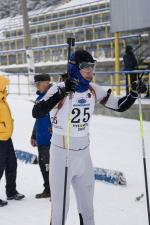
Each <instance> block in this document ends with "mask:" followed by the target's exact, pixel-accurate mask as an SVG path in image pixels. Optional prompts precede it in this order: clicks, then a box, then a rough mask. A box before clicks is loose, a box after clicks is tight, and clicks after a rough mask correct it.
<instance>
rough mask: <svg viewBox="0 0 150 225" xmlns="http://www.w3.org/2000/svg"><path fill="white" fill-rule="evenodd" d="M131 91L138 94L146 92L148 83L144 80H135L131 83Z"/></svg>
mask: <svg viewBox="0 0 150 225" xmlns="http://www.w3.org/2000/svg"><path fill="white" fill-rule="evenodd" d="M131 91H133V92H134V93H137V94H142V93H145V92H146V91H147V87H146V84H145V83H144V81H143V80H139V81H134V82H133V83H132V84H131Z"/></svg>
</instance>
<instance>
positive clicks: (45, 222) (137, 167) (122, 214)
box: [0, 96, 150, 225]
mask: <svg viewBox="0 0 150 225" xmlns="http://www.w3.org/2000/svg"><path fill="white" fill-rule="evenodd" d="M28 99H29V100H30V99H31V97H29V98H28V97H22V96H11V97H9V104H10V107H11V111H12V114H13V117H14V119H15V126H14V134H13V141H14V146H15V148H16V149H22V150H26V151H30V152H32V153H37V152H36V149H33V148H32V147H31V146H30V135H31V131H32V126H33V123H34V119H33V118H32V116H31V111H32V106H33V103H32V102H31V101H27V100H28ZM144 129H145V146H146V154H147V165H148V166H149V162H150V152H149V151H148V150H149V146H150V138H149V135H150V122H144ZM90 138H91V155H92V159H93V163H94V166H99V167H104V168H109V169H116V170H120V171H122V172H124V174H125V176H126V179H127V186H126V187H121V186H115V185H112V184H106V183H104V182H96V183H95V195H94V209H95V224H97V225H148V220H147V208H146V197H145V187H144V173H143V162H142V148H141V139H140V128H139V121H136V120H131V119H123V118H113V117H106V116H101V115H99V116H93V118H92V121H91V129H90ZM148 166H147V167H148ZM149 174H150V171H149V167H148V175H149ZM148 180H149V181H150V177H149V178H148ZM42 183H43V181H42V178H41V174H40V170H39V167H38V166H37V165H29V164H27V165H26V164H24V163H21V162H18V176H17V184H18V185H17V186H18V190H19V191H20V192H21V193H24V194H25V195H26V198H25V199H24V200H22V201H9V204H8V206H7V207H3V208H0V225H49V221H50V211H51V203H50V201H49V200H48V199H40V200H37V199H35V198H34V196H35V194H36V193H39V192H40V191H42V189H43V187H42ZM149 185H150V182H149ZM141 193H144V197H143V198H142V199H141V200H140V201H138V202H137V201H135V198H136V197H137V196H139V195H140V194H141ZM0 197H1V198H3V199H5V198H6V196H5V179H4V176H3V178H2V180H1V184H0ZM70 199H71V200H70V210H69V213H68V219H67V222H66V225H72V224H73V225H78V224H79V219H78V214H77V210H76V202H75V197H74V194H73V191H72V189H71V193H70Z"/></svg>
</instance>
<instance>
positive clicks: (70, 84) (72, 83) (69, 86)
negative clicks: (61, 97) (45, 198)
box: [65, 78, 78, 94]
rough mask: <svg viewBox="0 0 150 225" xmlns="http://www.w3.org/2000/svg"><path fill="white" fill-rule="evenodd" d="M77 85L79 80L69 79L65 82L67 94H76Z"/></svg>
mask: <svg viewBox="0 0 150 225" xmlns="http://www.w3.org/2000/svg"><path fill="white" fill-rule="evenodd" d="M77 84H78V80H76V79H73V78H68V79H67V80H66V81H65V92H66V94H69V93H71V92H75V89H76V86H77Z"/></svg>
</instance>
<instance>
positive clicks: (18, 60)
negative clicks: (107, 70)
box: [0, 35, 139, 67]
mask: <svg viewBox="0 0 150 225" xmlns="http://www.w3.org/2000/svg"><path fill="white" fill-rule="evenodd" d="M138 37H139V35H129V36H122V37H120V46H121V49H123V50H124V47H125V44H126V39H127V40H128V39H133V43H134V44H135V43H136V42H138ZM66 47H67V44H54V45H46V46H41V47H34V48H33V51H34V60H35V63H46V62H49V63H55V62H57V63H58V62H59V63H60V64H61V63H63V64H64V63H65V60H66V55H67V52H66V51H67V48H66ZM76 47H77V48H80V47H81V48H84V49H86V50H88V51H90V52H91V53H92V55H93V56H94V57H95V58H97V59H98V60H101V59H106V60H107V58H109V59H110V58H111V59H112V58H114V38H113V37H111V38H101V39H94V40H93V39H92V40H87V41H77V42H76ZM25 63H26V56H25V49H23V48H22V49H18V50H6V51H0V64H1V66H3V65H7V66H9V65H14V64H15V65H21V64H25ZM16 67H17V66H16Z"/></svg>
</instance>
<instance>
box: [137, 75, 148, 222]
mask: <svg viewBox="0 0 150 225" xmlns="http://www.w3.org/2000/svg"><path fill="white" fill-rule="evenodd" d="M142 76H143V74H142V75H141V76H138V80H139V82H140V81H141V79H142ZM138 103H139V118H140V133H141V141H142V153H143V166H144V177H145V189H146V200H147V214H148V222H149V225H150V207H149V192H148V179H147V166H146V154H145V142H144V126H143V114H142V103H141V94H138Z"/></svg>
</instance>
